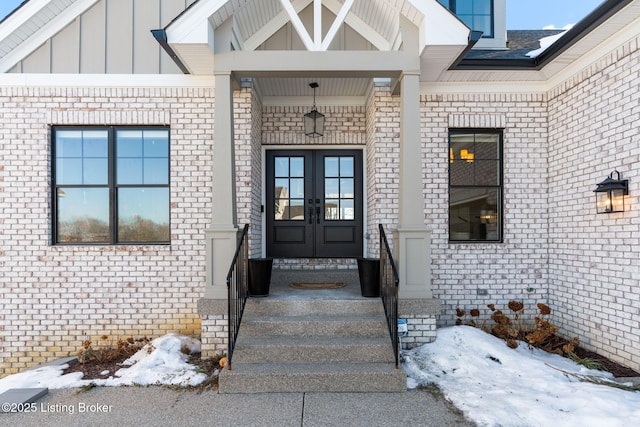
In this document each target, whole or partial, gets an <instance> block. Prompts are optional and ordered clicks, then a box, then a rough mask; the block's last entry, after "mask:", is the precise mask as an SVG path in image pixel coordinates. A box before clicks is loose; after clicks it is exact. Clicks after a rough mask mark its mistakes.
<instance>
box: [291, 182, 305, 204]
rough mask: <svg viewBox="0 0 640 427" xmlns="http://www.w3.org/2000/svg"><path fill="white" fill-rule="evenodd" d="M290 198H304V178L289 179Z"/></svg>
mask: <svg viewBox="0 0 640 427" xmlns="http://www.w3.org/2000/svg"><path fill="white" fill-rule="evenodd" d="M289 184H290V187H291V198H292V199H304V178H292V179H291V180H290V181H289Z"/></svg>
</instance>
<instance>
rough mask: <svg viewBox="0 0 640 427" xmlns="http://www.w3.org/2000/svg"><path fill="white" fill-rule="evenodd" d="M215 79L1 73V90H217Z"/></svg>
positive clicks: (183, 76) (141, 75)
mask: <svg viewBox="0 0 640 427" xmlns="http://www.w3.org/2000/svg"><path fill="white" fill-rule="evenodd" d="M214 85H215V79H214V77H213V76H210V75H209V76H194V75H190V74H40V73H33V74H28V73H24V74H21V73H7V74H0V87H70V88H74V87H83V88H92V87H103V88H111V87H114V88H117V87H135V88H144V87H151V88H153V87H214Z"/></svg>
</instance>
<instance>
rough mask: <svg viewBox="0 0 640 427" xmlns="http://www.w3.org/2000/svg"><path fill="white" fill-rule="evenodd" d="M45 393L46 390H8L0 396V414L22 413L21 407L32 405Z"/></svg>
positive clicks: (47, 391) (47, 390)
mask: <svg viewBox="0 0 640 427" xmlns="http://www.w3.org/2000/svg"><path fill="white" fill-rule="evenodd" d="M47 393H49V389H48V388H12V389H9V390H7V391H5V392H4V393H2V394H0V412H23V408H22V407H21V405H26V404H29V403H33V402H35V401H37V400H38V399H40V398H42V397H44V396H46V395H47ZM14 408H15V409H14Z"/></svg>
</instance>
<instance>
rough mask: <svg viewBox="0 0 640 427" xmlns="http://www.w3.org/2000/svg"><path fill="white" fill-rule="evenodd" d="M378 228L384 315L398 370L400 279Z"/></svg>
mask: <svg viewBox="0 0 640 427" xmlns="http://www.w3.org/2000/svg"><path fill="white" fill-rule="evenodd" d="M378 228H379V229H380V294H381V296H382V304H383V305H384V314H385V316H386V317H387V326H388V327H389V335H390V336H391V345H392V346H393V354H394V355H395V357H396V369H397V368H399V366H400V364H399V362H400V340H399V339H398V286H399V283H400V279H399V278H398V269H397V268H396V264H395V262H394V261H393V255H391V249H390V248H389V242H388V241H387V235H386V234H385V232H384V228H383V227H382V224H380V225H379V226H378Z"/></svg>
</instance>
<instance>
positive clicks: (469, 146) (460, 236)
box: [449, 129, 503, 242]
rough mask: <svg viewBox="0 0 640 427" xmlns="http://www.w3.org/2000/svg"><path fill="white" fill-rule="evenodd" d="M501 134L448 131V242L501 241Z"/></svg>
mask: <svg viewBox="0 0 640 427" xmlns="http://www.w3.org/2000/svg"><path fill="white" fill-rule="evenodd" d="M502 183H503V180H502V131H501V130H482V129H479V130H467V129H464V130H463V129H460V130H451V131H449V241H452V242H501V241H502V186H503V184H502Z"/></svg>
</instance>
